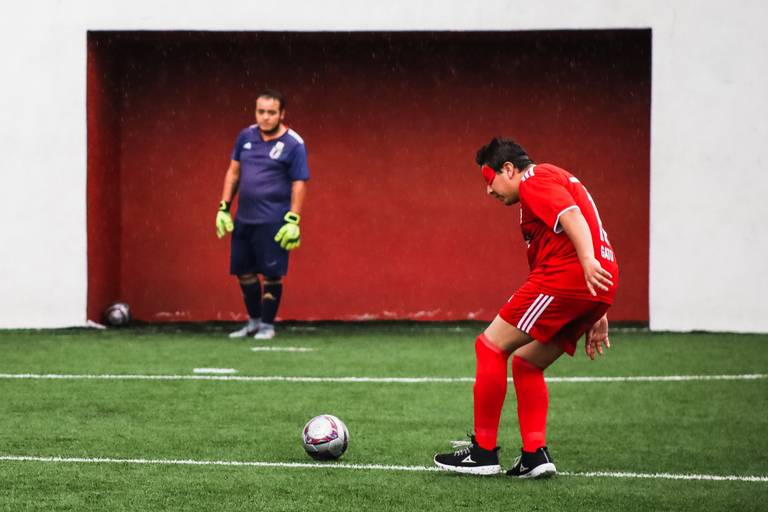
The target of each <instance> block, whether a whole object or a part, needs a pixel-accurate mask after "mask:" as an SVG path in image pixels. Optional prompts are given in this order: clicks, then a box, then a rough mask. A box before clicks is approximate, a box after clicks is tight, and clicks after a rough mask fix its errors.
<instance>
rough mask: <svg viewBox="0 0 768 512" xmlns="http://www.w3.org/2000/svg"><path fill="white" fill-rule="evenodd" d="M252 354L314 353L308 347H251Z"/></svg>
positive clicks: (312, 349)
mask: <svg viewBox="0 0 768 512" xmlns="http://www.w3.org/2000/svg"><path fill="white" fill-rule="evenodd" d="M251 350H252V351H254V352H314V351H315V349H314V348H309V347H253V348H251Z"/></svg>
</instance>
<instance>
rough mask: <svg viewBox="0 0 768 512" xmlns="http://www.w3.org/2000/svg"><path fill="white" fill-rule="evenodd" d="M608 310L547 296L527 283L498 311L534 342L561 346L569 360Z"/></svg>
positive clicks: (599, 305) (595, 304)
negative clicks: (584, 336)
mask: <svg viewBox="0 0 768 512" xmlns="http://www.w3.org/2000/svg"><path fill="white" fill-rule="evenodd" d="M610 306H611V305H610V304H607V303H605V302H596V301H591V300H584V299H567V298H563V297H558V296H556V295H551V294H547V293H544V292H542V291H540V290H539V289H538V288H537V287H536V285H533V284H531V283H528V282H526V283H525V284H524V285H523V286H521V287H520V288H519V289H518V290H517V291H516V292H515V294H514V295H512V297H510V298H509V300H508V301H507V303H506V304H504V305H503V306H502V307H501V310H500V311H499V316H500V317H501V318H503V319H504V320H505V321H506V322H507V323H510V324H512V325H514V326H515V327H517V328H518V329H520V330H521V331H523V332H524V333H526V334H527V335H529V336H530V337H532V338H533V339H535V340H536V341H539V342H541V343H549V342H550V341H554V342H556V343H560V344H561V345H562V346H563V349H564V350H565V351H566V352H567V353H568V355H570V356H572V355H573V353H574V352H575V351H576V343H577V342H578V341H579V338H581V337H582V336H583V335H584V333H586V332H587V331H588V330H589V329H590V328H591V327H592V326H593V325H594V324H595V322H597V321H598V320H600V318H601V317H602V316H603V315H604V314H605V312H606V311H608V308H609V307H610Z"/></svg>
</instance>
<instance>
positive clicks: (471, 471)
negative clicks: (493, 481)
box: [433, 459, 501, 476]
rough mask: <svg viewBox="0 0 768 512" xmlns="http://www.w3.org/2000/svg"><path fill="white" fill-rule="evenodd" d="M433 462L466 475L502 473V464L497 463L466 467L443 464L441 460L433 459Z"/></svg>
mask: <svg viewBox="0 0 768 512" xmlns="http://www.w3.org/2000/svg"><path fill="white" fill-rule="evenodd" d="M433 462H434V463H435V466H437V467H439V468H440V469H445V470H447V471H453V472H454V473H464V474H465V475H483V476H485V475H497V474H499V473H501V466H499V465H495V466H479V467H476V468H464V467H461V466H449V465H447V464H442V463H440V462H437V461H436V460H434V459H433Z"/></svg>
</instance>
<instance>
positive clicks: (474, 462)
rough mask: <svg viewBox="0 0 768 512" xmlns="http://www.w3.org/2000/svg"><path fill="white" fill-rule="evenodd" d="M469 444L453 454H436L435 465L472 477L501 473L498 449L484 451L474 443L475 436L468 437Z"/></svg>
mask: <svg viewBox="0 0 768 512" xmlns="http://www.w3.org/2000/svg"><path fill="white" fill-rule="evenodd" d="M470 439H471V442H470V443H469V445H468V446H466V447H465V448H462V449H460V450H457V451H455V452H453V453H438V454H437V455H435V459H434V460H435V465H436V466H437V467H439V468H442V469H447V470H448V471H455V472H457V473H470V474H472V475H495V474H497V473H501V466H500V465H499V447H498V446H497V447H496V448H494V449H493V450H484V449H483V448H480V447H479V446H478V445H477V443H476V442H475V436H470Z"/></svg>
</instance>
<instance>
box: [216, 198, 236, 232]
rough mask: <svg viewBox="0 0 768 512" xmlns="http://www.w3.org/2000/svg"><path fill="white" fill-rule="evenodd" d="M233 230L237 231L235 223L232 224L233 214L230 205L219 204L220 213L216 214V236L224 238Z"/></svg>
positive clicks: (225, 203)
mask: <svg viewBox="0 0 768 512" xmlns="http://www.w3.org/2000/svg"><path fill="white" fill-rule="evenodd" d="M233 229H235V223H234V222H232V214H231V213H229V203H227V202H226V201H222V202H221V203H219V211H218V212H216V236H217V237H219V238H223V237H224V235H226V234H227V233H231V232H232V230H233Z"/></svg>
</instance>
